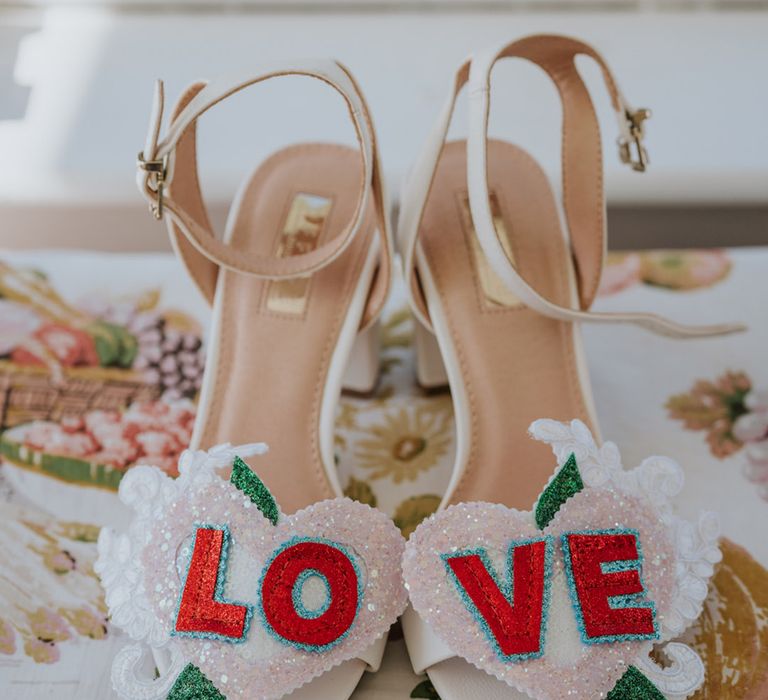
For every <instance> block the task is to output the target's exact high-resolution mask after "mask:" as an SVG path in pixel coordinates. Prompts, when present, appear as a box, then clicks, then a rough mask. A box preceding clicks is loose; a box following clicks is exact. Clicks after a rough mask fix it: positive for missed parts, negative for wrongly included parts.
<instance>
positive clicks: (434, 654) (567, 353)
mask: <svg viewBox="0 0 768 700" xmlns="http://www.w3.org/2000/svg"><path fill="white" fill-rule="evenodd" d="M577 54H583V55H587V56H589V57H591V58H592V59H593V60H595V61H596V62H597V63H598V65H599V66H600V68H601V70H602V73H603V77H604V80H605V84H606V87H607V89H608V92H609V94H610V97H611V103H612V105H613V108H614V110H615V112H616V115H617V118H618V122H619V130H620V139H619V144H620V154H621V157H622V160H624V161H625V162H627V163H628V165H630V166H631V167H632V168H633V169H634V170H637V171H642V170H645V167H646V163H647V156H646V153H645V150H644V146H643V141H642V139H643V120H644V119H645V118H646V117H647V116H648V113H647V111H645V110H637V111H635V110H633V109H632V108H631V107H629V105H628V103H627V102H626V100H625V99H624V98H623V96H622V94H621V92H620V91H619V89H618V86H617V84H616V81H615V80H614V78H613V76H612V74H611V72H610V70H609V69H608V67H607V65H606V63H605V62H604V61H603V59H602V58H601V56H600V55H599V54H598V53H597V52H596V51H595V50H594V49H592V48H591V47H589V46H588V45H586V44H584V43H582V42H580V41H577V40H575V39H570V38H567V37H560V36H547V35H542V36H531V37H526V38H523V39H520V40H518V41H515V42H512V43H510V44H506V45H504V46H500V47H493V48H490V49H487V50H485V51H482V52H479V53H478V54H477V55H475V56H473V57H472V58H471V59H470V60H468V61H467V62H466V63H464V64H463V65H462V66H461V67H460V68H459V70H458V71H457V73H456V75H455V78H454V80H453V84H452V87H451V91H450V95H449V98H448V101H447V103H446V106H445V108H444V109H443V111H442V112H441V114H440V116H439V118H438V121H437V124H436V126H435V129H434V131H433V133H432V134H431V135H430V137H429V139H428V140H427V142H426V144H425V147H424V150H423V152H422V154H421V156H420V158H419V159H418V160H417V162H416V164H415V166H414V168H413V170H412V174H411V177H410V178H409V180H408V182H407V184H406V186H405V188H404V190H403V192H402V197H401V207H400V219H399V223H398V231H397V237H398V246H399V250H400V253H401V256H402V260H403V265H404V276H405V279H406V280H407V282H408V288H409V292H410V296H411V302H412V307H413V310H414V313H415V315H416V318H417V321H418V323H417V336H416V348H417V353H418V357H417V371H418V377H419V381H420V383H421V384H423V385H426V386H436V385H440V384H445V383H448V384H449V385H450V388H451V393H452V396H453V403H454V413H455V417H456V426H457V450H456V459H455V464H454V470H453V475H452V478H451V481H450V483H449V486H448V489H447V492H446V494H445V497H444V499H443V502H442V505H441V508H445V507H447V506H449V505H451V504H458V503H462V502H474V501H488V502H492V503H501V504H503V505H504V506H507V507H509V508H518V509H520V510H527V509H528V508H530V506H531V504H532V503H534V501H535V500H536V498H537V496H538V494H539V493H540V492H541V490H542V488H543V487H544V485H545V484H546V482H547V480H548V478H549V477H550V475H551V473H552V459H551V455H550V454H549V450H548V449H547V446H546V445H545V444H543V443H542V442H535V441H531V440H527V439H526V433H527V430H528V426H529V425H530V424H531V423H532V422H533V421H534V420H536V419H538V418H540V417H541V416H549V417H551V418H553V419H557V420H572V419H579V420H581V421H582V422H583V423H584V424H585V425H586V426H588V427H589V428H590V429H591V430H592V432H593V433H594V434H595V435H598V428H597V418H596V413H595V409H594V405H593V400H592V394H591V388H590V382H589V377H588V374H587V367H586V362H585V359H584V351H583V348H582V343H581V334H580V324H581V323H582V322H597V323H633V324H637V325H640V326H643V327H645V328H647V329H648V330H650V331H653V332H655V333H659V334H664V335H669V336H672V337H676V338H696V337H708V336H714V335H721V334H726V333H732V332H735V331H738V330H742V327H741V326H738V325H734V324H721V325H714V326H705V327H692V326H684V325H681V324H678V323H675V322H672V321H669V320H667V319H664V318H661V317H659V316H656V315H654V314H647V313H598V312H594V311H590V306H591V304H592V302H593V300H594V298H595V295H596V293H597V289H598V286H599V282H600V276H601V273H602V268H603V260H604V255H605V249H606V231H605V202H604V194H603V180H602V178H603V174H602V154H601V140H600V131H599V127H598V124H597V120H596V116H595V112H594V109H593V107H592V103H591V99H590V96H589V93H588V91H587V89H586V87H585V85H584V83H583V82H582V80H581V78H580V76H579V74H578V71H577V70H576V66H575V64H574V58H575V56H576V55H577ZM508 57H517V58H524V59H526V60H528V61H531V62H533V63H535V64H536V65H538V66H539V67H541V68H542V69H543V70H544V71H545V72H546V73H547V74H548V76H549V77H550V78H551V79H552V80H553V81H554V82H555V85H556V86H557V88H558V91H559V94H560V97H561V99H562V103H563V142H562V144H563V166H562V169H563V172H562V177H563V187H562V191H563V201H562V203H561V205H562V214H561V211H560V208H561V207H560V204H559V203H558V202H557V201H556V198H555V195H554V194H553V190H552V188H551V187H550V185H549V182H548V179H547V177H546V175H545V174H544V172H543V171H542V169H541V167H540V166H539V165H538V164H537V163H536V162H535V161H534V160H533V159H532V158H531V156H529V155H528V154H527V153H526V152H525V151H523V150H522V149H521V148H519V147H518V146H515V145H512V144H510V143H507V142H504V141H499V140H491V139H489V138H488V135H487V127H488V116H489V109H490V90H491V85H490V73H491V69H492V68H493V66H494V64H495V63H496V61H497V60H499V59H502V58H508ZM465 86H466V88H467V99H468V101H469V137H468V139H467V141H454V142H450V143H446V141H445V139H446V134H447V131H448V126H449V123H450V120H451V116H452V113H453V110H454V106H455V103H456V100H457V98H458V95H459V92H460V91H461V89H462V88H463V87H465ZM561 222H564V223H565V229H566V231H567V235H565V233H566V232H564V231H563V227H562V224H561ZM440 358H442V360H443V363H442V364H441V363H440V362H439V360H440ZM512 460H513V461H514V465H512V464H510V461H512ZM515 465H517V466H515ZM403 629H404V633H405V638H406V642H407V644H408V650H409V653H410V655H411V659H412V661H413V663H414V668H415V670H416V671H417V672H423V671H426V672H427V673H428V674H429V675H430V678H431V679H432V682H433V683H434V685H435V687H436V689H437V691H438V692H439V693H440V695H441V697H443V700H459V699H461V700H464V699H467V700H468V699H469V698H477V697H483V698H485V699H489V698H502V697H505V698H509V697H516V696H517V695H516V694H515V691H513V690H511V689H510V688H509V687H508V686H506V685H505V684H503V683H501V682H499V681H496V680H494V679H493V678H492V677H490V676H488V675H486V674H484V673H482V672H479V671H477V670H476V669H475V668H473V667H472V666H470V665H468V664H467V663H466V662H465V661H463V660H462V659H460V658H458V657H457V656H456V654H455V653H454V651H452V650H451V649H450V648H449V647H448V646H447V645H446V644H445V643H444V641H443V640H442V639H440V638H439V637H438V636H436V635H435V633H434V632H433V631H432V630H431V629H430V628H429V626H428V625H426V624H425V623H424V621H423V620H422V619H421V618H420V617H419V616H418V615H417V614H416V613H415V612H414V611H413V609H409V610H408V611H407V612H406V614H405V616H404V618H403Z"/></svg>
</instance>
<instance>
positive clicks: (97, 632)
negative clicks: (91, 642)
mask: <svg viewBox="0 0 768 700" xmlns="http://www.w3.org/2000/svg"><path fill="white" fill-rule="evenodd" d="M59 612H60V613H61V614H62V615H63V616H64V617H65V618H66V619H67V621H68V622H69V624H70V625H72V627H74V628H75V630H76V631H77V633H78V634H79V635H81V636H83V637H90V638H91V639H104V637H106V636H107V621H106V619H105V618H104V616H103V615H100V614H99V613H97V612H95V611H94V610H93V609H92V608H90V607H84V608H76V609H72V610H67V609H63V610H60V611H59Z"/></svg>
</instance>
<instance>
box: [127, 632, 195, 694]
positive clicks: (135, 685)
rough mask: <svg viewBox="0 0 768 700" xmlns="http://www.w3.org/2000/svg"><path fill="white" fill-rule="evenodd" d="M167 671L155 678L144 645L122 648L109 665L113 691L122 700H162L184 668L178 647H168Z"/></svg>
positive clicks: (150, 660) (151, 663) (152, 661)
mask: <svg viewBox="0 0 768 700" xmlns="http://www.w3.org/2000/svg"><path fill="white" fill-rule="evenodd" d="M167 651H168V652H169V653H170V662H169V665H168V668H167V669H165V670H164V671H163V672H161V673H160V675H159V676H158V677H157V678H155V677H154V673H153V671H154V668H155V664H154V660H153V659H152V658H151V657H150V654H149V649H148V648H147V647H146V646H145V645H143V644H128V645H126V646H124V647H123V648H122V649H121V650H120V651H119V652H117V655H116V656H115V660H114V661H113V662H112V687H113V688H114V689H115V690H116V691H117V694H118V695H119V696H120V697H121V698H124V700H165V698H167V697H168V693H170V692H171V688H173V684H174V683H175V682H176V678H177V677H178V675H179V674H180V673H181V672H182V671H183V670H184V667H185V666H186V665H187V663H186V661H185V659H184V657H183V656H182V654H181V652H180V651H179V649H178V647H177V646H176V645H173V644H169V645H168V647H167Z"/></svg>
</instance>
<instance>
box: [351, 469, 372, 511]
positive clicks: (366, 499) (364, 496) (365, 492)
mask: <svg viewBox="0 0 768 700" xmlns="http://www.w3.org/2000/svg"><path fill="white" fill-rule="evenodd" d="M344 495H345V496H346V497H347V498H351V499H352V500H353V501H359V502H360V503H365V504H366V505H369V506H371V508H375V507H376V503H377V499H376V494H375V493H374V492H373V489H372V488H371V485H370V484H369V483H368V482H366V481H361V480H360V479H355V477H354V476H350V477H349V481H348V482H347V486H346V488H345V489H344Z"/></svg>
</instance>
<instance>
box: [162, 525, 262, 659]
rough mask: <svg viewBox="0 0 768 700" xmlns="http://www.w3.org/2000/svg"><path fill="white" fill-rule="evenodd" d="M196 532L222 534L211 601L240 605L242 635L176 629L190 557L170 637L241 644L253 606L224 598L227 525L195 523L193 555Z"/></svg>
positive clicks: (248, 625) (227, 538) (246, 632)
mask: <svg viewBox="0 0 768 700" xmlns="http://www.w3.org/2000/svg"><path fill="white" fill-rule="evenodd" d="M198 530H221V531H223V532H224V541H223V542H222V545H221V558H220V559H219V569H218V571H217V572H216V589H215V591H214V594H213V599H214V601H216V602H217V603H224V604H227V605H240V606H242V607H244V608H245V609H246V613H245V624H244V626H243V634H242V636H241V637H227V636H225V635H223V634H217V633H216V632H188V631H182V630H177V629H176V625H177V624H178V621H179V610H180V609H181V599H182V598H183V597H184V589H185V588H186V585H187V576H189V567H190V566H191V565H192V557H191V556H190V558H189V564H188V565H187V573H186V574H184V582H183V583H182V584H181V592H180V593H179V600H178V602H177V603H176V614H175V615H174V619H173V629H172V630H171V636H172V637H192V638H193V639H212V640H214V641H219V642H228V643H229V644H242V643H243V642H245V640H246V639H247V638H248V630H249V629H250V627H251V618H252V617H253V605H252V604H250V603H243V602H241V601H238V600H228V599H227V598H225V597H224V586H225V585H226V580H227V562H228V561H229V544H230V539H231V537H232V534H231V533H230V531H229V525H210V524H208V525H200V524H198V523H195V541H194V542H193V543H192V552H193V554H194V551H195V545H196V544H197V532H198Z"/></svg>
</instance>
